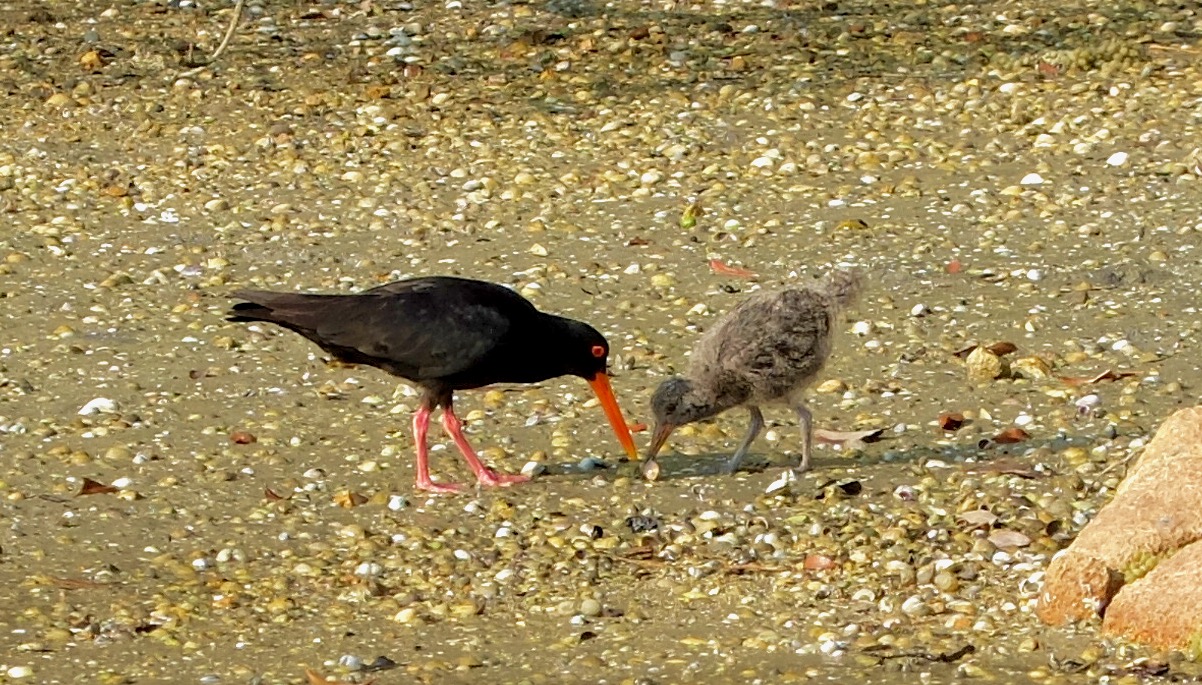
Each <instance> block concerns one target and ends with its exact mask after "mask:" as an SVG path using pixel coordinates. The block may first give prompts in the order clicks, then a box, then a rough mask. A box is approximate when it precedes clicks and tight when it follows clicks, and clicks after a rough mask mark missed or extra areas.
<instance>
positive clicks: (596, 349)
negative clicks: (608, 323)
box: [593, 345, 605, 359]
mask: <svg viewBox="0 0 1202 685" xmlns="http://www.w3.org/2000/svg"><path fill="white" fill-rule="evenodd" d="M593 356H594V357H596V358H597V359H600V358H602V357H604V356H605V346H604V345H593Z"/></svg>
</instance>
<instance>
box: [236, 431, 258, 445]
mask: <svg viewBox="0 0 1202 685" xmlns="http://www.w3.org/2000/svg"><path fill="white" fill-rule="evenodd" d="M257 441H258V438H256V437H255V436H254V434H253V433H248V432H247V431H234V432H233V433H230V442H232V443H234V444H235V445H249V444H251V443H252V442H257Z"/></svg>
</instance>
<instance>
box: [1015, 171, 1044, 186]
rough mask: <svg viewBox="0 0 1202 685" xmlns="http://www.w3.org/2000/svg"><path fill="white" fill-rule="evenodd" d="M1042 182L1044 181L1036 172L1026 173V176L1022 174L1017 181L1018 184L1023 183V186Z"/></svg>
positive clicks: (1041, 183)
mask: <svg viewBox="0 0 1202 685" xmlns="http://www.w3.org/2000/svg"><path fill="white" fill-rule="evenodd" d="M1043 182H1044V181H1043V176H1040V175H1039V174H1036V173H1030V174H1027V175H1026V176H1023V178H1022V180H1021V181H1019V182H1018V183H1019V185H1024V186H1038V185H1043Z"/></svg>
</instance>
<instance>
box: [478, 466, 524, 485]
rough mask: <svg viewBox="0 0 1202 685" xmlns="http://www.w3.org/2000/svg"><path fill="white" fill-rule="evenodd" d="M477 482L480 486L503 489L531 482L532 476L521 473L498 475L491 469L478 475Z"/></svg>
mask: <svg viewBox="0 0 1202 685" xmlns="http://www.w3.org/2000/svg"><path fill="white" fill-rule="evenodd" d="M476 480H477V481H478V482H479V483H480V485H485V486H488V487H491V488H503V487H506V486H508V485H513V484H514V483H525V482H526V481H528V480H530V476H525V475H522V474H520V473H497V472H496V471H493V470H491V469H484V470H483V471H481V472H480V473H477V474H476Z"/></svg>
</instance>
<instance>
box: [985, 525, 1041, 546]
mask: <svg viewBox="0 0 1202 685" xmlns="http://www.w3.org/2000/svg"><path fill="white" fill-rule="evenodd" d="M989 541H990V542H992V543H993V546H994V547H1001V548H1004V547H1026V546H1027V545H1029V544H1031V538H1029V537H1027V536H1026V535H1023V534H1022V533H1020V532H1018V531H1017V530H1006V529H1005V528H1002V529H999V530H995V531H993V532H992V533H990V534H989Z"/></svg>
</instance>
